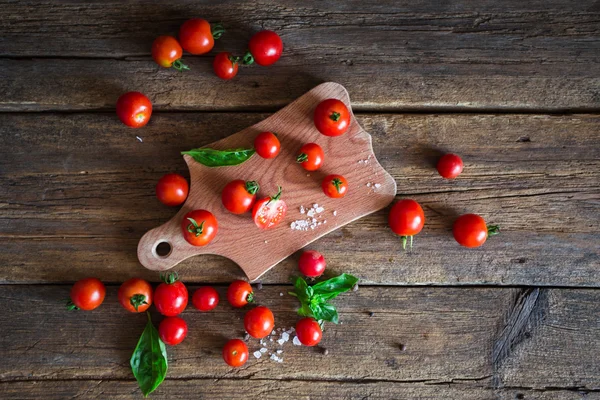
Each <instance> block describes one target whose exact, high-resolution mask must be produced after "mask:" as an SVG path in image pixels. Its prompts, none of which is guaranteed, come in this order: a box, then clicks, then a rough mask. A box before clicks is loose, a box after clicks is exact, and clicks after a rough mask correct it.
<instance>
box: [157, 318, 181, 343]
mask: <svg viewBox="0 0 600 400" xmlns="http://www.w3.org/2000/svg"><path fill="white" fill-rule="evenodd" d="M187 332H188V326H187V323H186V322H185V321H184V320H183V318H179V317H167V318H165V319H163V320H162V321H160V324H159V325H158V336H159V337H160V340H162V341H163V342H165V343H166V344H168V345H170V346H176V345H178V344H179V343H181V342H182V341H183V339H185V337H186V336H187Z"/></svg>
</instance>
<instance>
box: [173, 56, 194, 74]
mask: <svg viewBox="0 0 600 400" xmlns="http://www.w3.org/2000/svg"><path fill="white" fill-rule="evenodd" d="M171 66H172V67H173V68H175V69H176V70H177V71H179V72H183V71H189V70H190V67H188V66H187V65H185V64H184V63H183V61H181V58H180V59H179V60H175V61H173V64H172V65H171Z"/></svg>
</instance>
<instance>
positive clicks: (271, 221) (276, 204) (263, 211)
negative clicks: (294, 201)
mask: <svg viewBox="0 0 600 400" xmlns="http://www.w3.org/2000/svg"><path fill="white" fill-rule="evenodd" d="M286 212H287V204H285V201H283V200H281V186H280V187H279V191H278V192H277V194H276V195H275V196H271V197H265V198H263V199H260V200H258V201H257V202H256V203H255V204H254V207H253V208H252V219H253V220H254V223H255V224H256V226H258V227H259V228H260V229H271V228H273V227H275V226H276V225H277V224H279V222H281V220H283V219H284V218H285V213H286Z"/></svg>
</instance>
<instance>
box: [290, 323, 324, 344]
mask: <svg viewBox="0 0 600 400" xmlns="http://www.w3.org/2000/svg"><path fill="white" fill-rule="evenodd" d="M296 335H297V336H298V340H299V341H300V343H302V344H303V345H305V346H316V345H317V344H319V342H320V341H321V337H322V336H323V331H322V330H321V325H319V323H318V322H317V321H315V320H314V319H313V318H302V319H301V320H300V321H298V322H297V323H296Z"/></svg>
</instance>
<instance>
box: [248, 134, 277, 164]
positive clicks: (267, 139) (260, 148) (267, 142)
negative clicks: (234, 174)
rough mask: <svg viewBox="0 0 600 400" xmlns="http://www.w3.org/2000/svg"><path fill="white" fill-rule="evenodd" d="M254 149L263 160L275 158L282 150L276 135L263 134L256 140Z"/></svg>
mask: <svg viewBox="0 0 600 400" xmlns="http://www.w3.org/2000/svg"><path fill="white" fill-rule="evenodd" d="M254 149H255V150H256V152H257V153H258V155H259V156H261V157H262V158H275V157H276V156H277V154H279V150H281V144H280V143H279V139H277V136H276V135H275V134H274V133H272V132H262V133H260V134H259V135H258V136H257V137H256V139H254Z"/></svg>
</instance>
